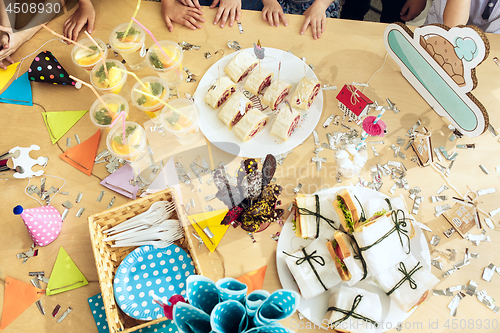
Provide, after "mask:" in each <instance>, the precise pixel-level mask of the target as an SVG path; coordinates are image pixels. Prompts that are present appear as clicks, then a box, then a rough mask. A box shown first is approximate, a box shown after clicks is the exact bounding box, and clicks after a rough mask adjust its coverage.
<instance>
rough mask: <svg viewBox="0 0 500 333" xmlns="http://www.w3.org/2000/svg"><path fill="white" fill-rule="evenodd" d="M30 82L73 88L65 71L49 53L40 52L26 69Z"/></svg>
mask: <svg viewBox="0 0 500 333" xmlns="http://www.w3.org/2000/svg"><path fill="white" fill-rule="evenodd" d="M28 73H29V78H30V81H35V82H44V83H52V84H63V85H72V86H75V85H76V82H75V81H73V80H71V79H70V78H69V75H68V73H67V72H66V70H65V69H64V68H63V67H62V66H61V64H60V63H59V62H58V61H57V59H56V58H55V57H54V55H53V54H52V52H50V51H42V52H40V53H39V54H38V55H37V56H36V57H35V59H33V62H32V63H31V66H30V68H29V69H28Z"/></svg>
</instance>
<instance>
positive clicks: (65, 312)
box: [56, 307, 73, 323]
mask: <svg viewBox="0 0 500 333" xmlns="http://www.w3.org/2000/svg"><path fill="white" fill-rule="evenodd" d="M71 311H73V309H72V308H71V307H69V308H68V309H67V310H66V311H64V312H63V314H62V315H61V316H60V317H59V318H57V320H56V321H57V322H58V323H61V322H62V321H63V320H64V318H66V317H67V316H68V315H69V313H70V312H71Z"/></svg>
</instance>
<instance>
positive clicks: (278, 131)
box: [271, 106, 300, 141]
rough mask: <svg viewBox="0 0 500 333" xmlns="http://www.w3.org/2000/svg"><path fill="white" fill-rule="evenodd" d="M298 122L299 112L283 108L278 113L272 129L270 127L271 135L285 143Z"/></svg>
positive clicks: (286, 107)
mask: <svg viewBox="0 0 500 333" xmlns="http://www.w3.org/2000/svg"><path fill="white" fill-rule="evenodd" d="M299 121H300V112H298V111H295V110H292V109H291V108H289V107H288V106H285V107H283V108H281V110H279V111H278V114H277V115H276V118H275V119H274V123H273V127H271V134H272V135H275V136H277V137H279V138H280V139H283V140H284V141H286V140H288V138H289V137H290V135H292V133H293V131H295V129H296V128H297V125H298V124H299Z"/></svg>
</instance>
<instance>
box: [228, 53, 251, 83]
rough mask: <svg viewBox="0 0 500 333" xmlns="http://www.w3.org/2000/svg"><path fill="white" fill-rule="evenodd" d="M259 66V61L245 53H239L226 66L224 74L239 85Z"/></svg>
mask: <svg viewBox="0 0 500 333" xmlns="http://www.w3.org/2000/svg"><path fill="white" fill-rule="evenodd" d="M257 64H258V61H257V59H256V58H255V57H254V56H252V55H250V54H249V53H247V52H245V51H241V52H239V53H238V54H237V55H236V56H235V57H234V58H233V59H231V61H230V62H229V64H228V65H227V66H226V68H225V69H224V72H226V74H227V75H228V76H229V77H230V78H231V80H233V81H234V82H236V83H238V82H240V81H241V80H243V78H244V77H245V76H247V75H248V73H250V72H251V71H252V70H253V69H254V68H255V67H256V66H257Z"/></svg>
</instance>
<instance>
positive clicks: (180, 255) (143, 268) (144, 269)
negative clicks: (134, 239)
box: [113, 244, 195, 320]
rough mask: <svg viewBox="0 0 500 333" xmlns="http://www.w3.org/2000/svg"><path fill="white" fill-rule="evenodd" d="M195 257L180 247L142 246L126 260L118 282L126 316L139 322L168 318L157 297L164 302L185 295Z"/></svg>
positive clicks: (118, 297) (118, 296) (117, 296)
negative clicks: (155, 298) (187, 280)
mask: <svg viewBox="0 0 500 333" xmlns="http://www.w3.org/2000/svg"><path fill="white" fill-rule="evenodd" d="M194 273H195V272H194V263H193V261H192V260H191V257H190V256H189V255H188V254H187V253H186V251H184V250H183V249H181V248H180V247H178V246H177V245H174V244H172V245H170V246H168V247H165V248H156V249H155V248H154V247H153V246H148V245H145V246H141V247H139V248H137V249H135V250H134V251H132V252H131V253H129V255H128V256H126V257H125V259H123V261H122V263H121V264H120V266H118V269H117V270H116V274H115V279H114V284H113V287H114V292H115V299H116V302H117V304H118V306H119V307H120V308H121V309H122V310H123V312H125V314H126V315H128V316H130V317H132V318H135V319H139V320H153V319H157V318H161V317H163V316H164V314H163V310H162V308H161V306H160V305H159V304H157V303H156V302H155V301H154V300H153V297H152V296H150V295H151V294H150V293H151V292H153V293H154V294H155V295H156V296H158V297H159V298H160V299H161V298H163V297H166V298H167V299H168V298H170V297H171V296H173V295H175V294H178V295H182V296H185V294H186V279H187V277H188V276H190V275H193V274H194Z"/></svg>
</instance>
